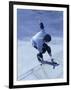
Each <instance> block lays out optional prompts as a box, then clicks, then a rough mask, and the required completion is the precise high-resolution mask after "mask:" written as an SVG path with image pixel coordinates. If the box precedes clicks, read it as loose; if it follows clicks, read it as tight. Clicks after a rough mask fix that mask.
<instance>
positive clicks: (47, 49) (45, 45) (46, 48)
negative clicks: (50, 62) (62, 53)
mask: <svg viewBox="0 0 71 90" xmlns="http://www.w3.org/2000/svg"><path fill="white" fill-rule="evenodd" d="M43 47H44V49H45V50H46V51H47V52H48V54H49V56H50V57H51V56H52V54H51V47H50V46H48V45H47V44H45V43H44V44H43Z"/></svg>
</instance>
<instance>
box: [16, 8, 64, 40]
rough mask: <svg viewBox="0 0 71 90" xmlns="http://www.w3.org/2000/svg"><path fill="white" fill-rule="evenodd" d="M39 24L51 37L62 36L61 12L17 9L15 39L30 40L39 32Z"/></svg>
mask: <svg viewBox="0 0 71 90" xmlns="http://www.w3.org/2000/svg"><path fill="white" fill-rule="evenodd" d="M40 22H43V23H44V26H45V30H46V32H47V33H49V34H50V35H51V36H57V37H62V36H63V11H48V10H47V11H45V10H44V11H43V10H28V9H17V37H18V39H19V40H30V39H31V38H32V36H33V35H35V34H36V33H37V32H39V31H40V30H41V29H40V26H39V24H40Z"/></svg>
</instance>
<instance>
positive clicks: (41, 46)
mask: <svg viewBox="0 0 71 90" xmlns="http://www.w3.org/2000/svg"><path fill="white" fill-rule="evenodd" d="M40 29H41V31H40V32H38V33H37V34H36V35H35V36H33V38H32V45H33V47H34V48H36V49H37V50H38V51H39V53H38V54H37V58H38V60H39V61H40V62H41V63H43V62H44V59H43V54H44V53H45V52H46V51H47V52H48V54H49V56H50V57H51V61H53V59H52V54H51V48H50V46H48V42H50V41H51V36H50V35H49V34H47V33H46V32H45V30H44V24H43V23H42V22H41V23H40Z"/></svg>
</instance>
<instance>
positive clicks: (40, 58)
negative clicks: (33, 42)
mask: <svg viewBox="0 0 71 90" xmlns="http://www.w3.org/2000/svg"><path fill="white" fill-rule="evenodd" d="M37 58H38V60H39V61H40V62H42V61H43V55H42V53H38V54H37Z"/></svg>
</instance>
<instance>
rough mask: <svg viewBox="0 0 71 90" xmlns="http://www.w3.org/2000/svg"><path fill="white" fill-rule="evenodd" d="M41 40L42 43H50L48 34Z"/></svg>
mask: <svg viewBox="0 0 71 90" xmlns="http://www.w3.org/2000/svg"><path fill="white" fill-rule="evenodd" d="M43 40H44V42H50V41H51V36H50V35H49V34H46V35H45V37H44V39H43Z"/></svg>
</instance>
